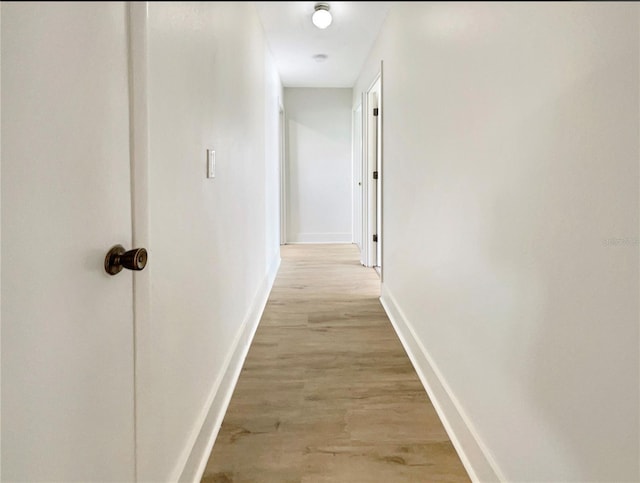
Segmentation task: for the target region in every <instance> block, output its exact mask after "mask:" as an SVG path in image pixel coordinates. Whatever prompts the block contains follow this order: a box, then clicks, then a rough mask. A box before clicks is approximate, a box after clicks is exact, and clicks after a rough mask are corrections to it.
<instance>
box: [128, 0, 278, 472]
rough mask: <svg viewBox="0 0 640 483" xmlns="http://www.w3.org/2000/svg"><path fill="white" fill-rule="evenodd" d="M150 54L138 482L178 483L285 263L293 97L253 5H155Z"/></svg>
mask: <svg viewBox="0 0 640 483" xmlns="http://www.w3.org/2000/svg"><path fill="white" fill-rule="evenodd" d="M148 45H149V73H148V84H149V99H148V102H149V120H150V121H149V122H150V124H149V144H150V156H149V159H150V167H149V175H150V178H149V180H150V196H149V201H150V210H149V211H150V220H149V240H150V242H149V247H148V248H149V277H150V280H151V291H150V296H151V324H152V327H151V329H152V331H151V333H148V334H146V335H145V334H142V335H141V337H142V338H143V340H142V341H140V344H141V346H139V350H141V351H144V353H143V354H138V357H139V359H140V360H141V361H143V363H144V364H145V367H146V369H145V370H144V371H143V372H142V373H141V374H140V378H139V380H138V381H137V383H138V384H140V385H142V387H143V388H144V389H145V392H144V394H142V400H140V401H138V404H139V405H140V404H142V405H143V406H142V408H140V409H139V411H138V415H139V421H138V424H139V433H138V437H139V439H138V476H139V478H140V479H141V480H143V481H177V480H178V478H179V477H180V475H181V474H182V473H183V470H185V463H186V461H187V459H188V458H190V456H191V454H190V453H191V451H192V448H193V445H194V444H195V442H196V439H197V438H198V437H199V434H200V432H201V430H202V426H203V424H204V422H205V418H206V417H207V414H208V412H209V409H210V406H211V404H212V401H213V399H214V398H215V397H216V393H217V390H218V388H219V384H220V381H222V379H223V376H224V375H225V370H226V369H227V364H228V362H229V361H230V358H231V357H232V353H233V352H234V349H235V345H236V344H237V343H238V337H240V335H241V334H242V333H243V330H244V328H245V322H247V318H249V317H250V316H251V313H250V312H251V309H252V307H253V306H254V305H255V300H256V298H259V297H261V296H262V294H261V293H259V292H260V291H261V289H262V287H263V286H264V281H265V279H266V277H267V274H268V271H269V269H270V268H271V267H272V266H273V264H274V263H275V262H276V261H277V260H278V259H279V245H278V236H277V234H278V196H279V195H278V193H279V191H278V177H277V167H278V144H277V126H278V108H277V106H278V98H282V92H281V87H280V83H279V80H278V77H277V74H275V72H274V70H273V67H272V62H271V60H270V59H269V54H268V51H267V47H266V44H265V41H264V35H263V31H262V28H261V26H260V23H259V20H258V17H257V14H256V12H255V7H254V6H253V5H252V4H251V3H249V2H209V3H206V2H204V3H197V4H196V3H182V2H176V3H150V4H149V19H148ZM271 137H274V139H267V138H271ZM208 148H211V149H214V150H215V151H216V176H215V178H214V179H207V178H206V177H205V173H206V170H205V166H206V165H205V159H206V157H205V152H206V149H208ZM242 343H243V344H246V343H247V342H246V341H243V342H242ZM240 363H241V362H240ZM226 389H228V388H225V390H226ZM223 409H224V408H223ZM199 464H200V462H196V465H199ZM187 473H190V474H193V471H191V470H190V471H187Z"/></svg>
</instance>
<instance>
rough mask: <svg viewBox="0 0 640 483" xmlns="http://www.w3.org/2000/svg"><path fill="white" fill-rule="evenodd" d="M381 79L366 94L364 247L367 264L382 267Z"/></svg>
mask: <svg viewBox="0 0 640 483" xmlns="http://www.w3.org/2000/svg"><path fill="white" fill-rule="evenodd" d="M381 92H382V90H381V82H380V76H378V77H377V79H376V80H375V82H374V83H373V84H372V85H371V87H370V88H369V90H368V91H367V93H366V95H365V96H364V97H365V103H364V104H365V115H364V116H363V117H364V129H363V132H364V138H363V139H364V143H363V144H364V146H365V148H364V150H363V152H364V162H363V171H364V173H365V175H366V178H365V181H364V182H363V185H364V184H366V186H364V192H363V225H364V227H365V230H364V241H363V245H364V250H363V254H364V256H363V264H364V265H366V266H367V267H376V268H380V267H381V266H382V264H381V262H382V256H381V253H382V250H381V246H382V245H381V243H382V233H381V230H380V229H381V227H382V211H381V210H380V209H379V206H380V207H381V195H382V192H381V177H382V173H381V171H380V169H381V149H380V148H381V146H382V133H381V122H380V120H381V110H380V106H381V102H380V101H381Z"/></svg>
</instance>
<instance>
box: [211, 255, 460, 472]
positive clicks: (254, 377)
mask: <svg viewBox="0 0 640 483" xmlns="http://www.w3.org/2000/svg"><path fill="white" fill-rule="evenodd" d="M379 290H380V282H379V279H378V276H377V275H376V274H375V272H374V271H373V270H371V269H366V268H364V267H362V266H361V265H360V263H359V262H358V252H357V249H356V247H355V245H287V246H283V247H282V265H281V267H280V271H279V273H278V276H277V279H276V281H275V284H274V286H273V289H272V291H271V294H270V297H269V300H268V303H267V306H266V308H265V311H264V314H263V316H262V319H261V322H260V325H259V327H258V329H257V332H256V335H255V338H254V340H253V344H252V346H251V349H250V351H249V354H248V356H247V359H246V362H245V364H244V367H243V369H242V373H241V375H240V378H239V380H238V384H237V386H236V388H235V391H234V394H233V397H232V400H231V403H230V405H229V408H228V411H227V413H226V415H225V419H224V422H223V424H222V427H221V429H220V432H219V434H218V437H217V440H216V443H215V445H214V449H213V451H212V454H211V456H210V458H209V461H208V463H207V467H206V469H205V472H204V476H203V480H202V481H204V482H231V481H234V482H240V481H242V482H249V481H262V482H264V481H274V482H275V481H277V482H285V481H286V482H290V481H298V482H300V481H304V482H307V481H327V482H328V481H331V482H365V481H366V482H372V481H380V482H382V481H384V482H401V481H430V482H436V481H448V482H454V481H455V482H457V481H468V477H467V474H466V472H465V470H464V468H463V466H462V463H461V462H460V460H459V458H458V455H457V454H456V452H455V450H454V448H453V445H452V444H451V442H450V441H449V438H448V437H447V434H446V432H445V430H444V428H443V426H442V424H441V423H440V420H439V419H438V416H437V414H436V412H435V410H434V408H433V406H432V405H431V403H430V401H429V399H428V397H427V395H426V394H425V392H424V389H423V387H422V385H421V383H420V381H419V379H418V377H417V375H416V373H415V371H414V369H413V367H412V365H411V362H410V361H409V359H408V357H407V355H406V353H405V351H404V349H403V348H402V345H401V344H400V342H399V340H398V338H397V336H396V334H395V332H394V330H393V327H392V326H391V323H390V322H389V320H388V318H387V316H386V314H385V312H384V310H383V308H382V306H381V305H380V302H379V301H378V297H379Z"/></svg>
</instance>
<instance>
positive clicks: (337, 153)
mask: <svg viewBox="0 0 640 483" xmlns="http://www.w3.org/2000/svg"><path fill="white" fill-rule="evenodd" d="M284 91H285V94H284V101H285V102H284V106H285V111H286V115H287V122H286V124H287V167H288V173H287V174H288V189H287V242H290V243H300V242H302V243H307V242H310V243H322V242H342V243H351V241H352V236H351V94H352V91H351V89H340V88H332V89H316V88H285V90H284Z"/></svg>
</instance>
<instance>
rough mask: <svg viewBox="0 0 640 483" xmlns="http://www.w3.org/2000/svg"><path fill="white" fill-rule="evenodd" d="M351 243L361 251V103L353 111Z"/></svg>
mask: <svg viewBox="0 0 640 483" xmlns="http://www.w3.org/2000/svg"><path fill="white" fill-rule="evenodd" d="M352 183H353V243H355V244H356V246H357V247H358V249H359V250H360V251H362V105H359V106H358V107H357V108H356V110H355V111H354V112H353V180H352Z"/></svg>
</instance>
